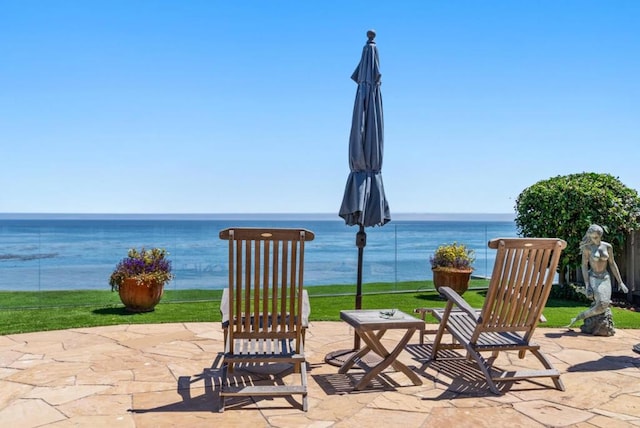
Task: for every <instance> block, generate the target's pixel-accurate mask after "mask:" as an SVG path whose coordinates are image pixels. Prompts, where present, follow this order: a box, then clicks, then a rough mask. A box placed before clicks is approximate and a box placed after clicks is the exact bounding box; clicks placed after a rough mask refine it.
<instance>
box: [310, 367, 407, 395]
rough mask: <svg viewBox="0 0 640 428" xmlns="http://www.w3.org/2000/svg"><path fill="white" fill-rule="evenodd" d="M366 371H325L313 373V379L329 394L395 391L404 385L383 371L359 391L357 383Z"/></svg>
mask: <svg viewBox="0 0 640 428" xmlns="http://www.w3.org/2000/svg"><path fill="white" fill-rule="evenodd" d="M365 374H366V373H365V372H364V371H362V372H349V373H345V374H340V373H325V374H317V375H312V376H311V377H312V378H313V380H314V381H315V382H316V383H317V384H318V386H320V388H322V390H323V391H324V393H325V394H327V395H346V394H362V393H364V394H366V393H367V392H380V391H395V390H396V388H402V387H403V385H401V384H399V383H398V382H396V381H395V380H394V379H393V378H392V377H390V374H389V373H385V372H383V373H381V374H379V375H378V376H377V377H376V378H374V379H373V380H372V381H371V383H370V384H369V385H368V386H367V387H366V388H365V389H363V390H361V391H358V390H356V389H355V385H357V384H358V382H360V380H361V379H362V378H363V377H364V376H365Z"/></svg>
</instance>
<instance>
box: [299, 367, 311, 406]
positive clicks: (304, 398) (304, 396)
mask: <svg viewBox="0 0 640 428" xmlns="http://www.w3.org/2000/svg"><path fill="white" fill-rule="evenodd" d="M300 376H301V379H300V382H301V384H302V386H303V387H304V392H303V393H302V410H303V411H305V412H306V411H307V410H308V409H309V402H308V400H307V363H306V362H304V361H303V362H302V364H300Z"/></svg>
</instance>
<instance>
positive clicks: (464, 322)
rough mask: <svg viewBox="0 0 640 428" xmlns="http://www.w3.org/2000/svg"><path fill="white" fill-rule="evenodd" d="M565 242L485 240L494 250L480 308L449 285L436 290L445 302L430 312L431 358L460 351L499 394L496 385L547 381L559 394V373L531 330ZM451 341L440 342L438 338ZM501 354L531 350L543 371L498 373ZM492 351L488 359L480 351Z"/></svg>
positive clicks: (542, 304) (549, 287)
mask: <svg viewBox="0 0 640 428" xmlns="http://www.w3.org/2000/svg"><path fill="white" fill-rule="evenodd" d="M566 245H567V243H566V242H565V241H563V240H561V239H555V238H498V239H493V240H491V241H490V242H489V247H490V248H493V249H497V250H498V252H497V254H496V260H495V264H494V267H493V274H492V275H491V280H490V283H489V289H488V290H487V296H486V299H485V302H484V306H483V307H482V309H481V310H477V309H473V308H472V307H471V306H470V305H469V304H468V303H467V302H466V301H464V300H463V299H462V298H461V297H460V296H459V295H458V294H457V293H456V292H455V291H453V290H452V289H450V288H449V287H440V294H441V295H442V296H444V297H445V298H446V299H447V304H446V306H445V308H444V309H442V308H436V309H430V310H429V312H431V314H432V315H433V316H434V317H435V318H436V319H437V320H438V321H439V323H440V324H439V328H438V331H437V332H436V335H435V339H434V341H433V344H432V348H431V356H430V358H431V360H436V359H437V358H438V357H439V353H440V352H441V351H443V350H446V349H465V350H466V351H467V357H468V358H473V359H474V360H475V361H476V362H477V363H478V365H479V367H480V370H481V371H482V373H483V374H484V376H485V378H486V380H487V383H488V385H489V388H490V390H491V391H492V392H493V393H494V394H500V390H499V389H498V387H497V386H496V382H507V381H517V380H523V379H531V378H537V377H550V378H551V379H552V380H553V383H554V384H555V386H556V388H557V389H559V390H561V391H564V385H563V384H562V381H561V380H560V372H559V371H558V370H556V369H555V368H554V367H553V366H552V364H551V362H550V361H549V360H548V359H547V358H546V357H545V356H544V355H543V354H542V352H541V351H540V347H539V345H537V344H535V343H534V342H533V341H532V336H533V332H534V331H535V328H536V326H537V324H538V322H539V321H540V320H541V319H544V318H541V317H542V310H543V309H544V306H545V304H546V302H547V298H548V297H549V292H550V291H551V286H552V284H553V280H554V278H555V274H556V268H557V266H558V261H559V259H560V253H561V252H562V250H563V249H564V248H565V247H566ZM445 332H447V333H449V334H451V336H452V338H453V341H452V342H451V343H446V344H445V343H443V340H442V339H443V334H444V333H445ZM500 351H518V356H519V358H521V359H522V358H524V357H525V354H526V351H530V352H531V353H532V354H533V355H534V356H535V357H536V358H537V359H538V360H539V361H540V362H541V363H542V365H543V366H544V370H519V371H503V370H498V369H496V367H494V366H493V365H492V364H493V362H494V360H495V359H496V358H497V357H498V353H499V352H500ZM484 352H492V357H491V358H490V359H485V358H484V357H483V356H482V355H481V353H484Z"/></svg>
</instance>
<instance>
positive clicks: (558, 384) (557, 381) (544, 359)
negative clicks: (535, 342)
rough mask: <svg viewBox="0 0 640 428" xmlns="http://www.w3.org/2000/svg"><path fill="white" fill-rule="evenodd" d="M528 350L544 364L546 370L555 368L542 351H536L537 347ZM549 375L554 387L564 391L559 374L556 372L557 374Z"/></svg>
mask: <svg viewBox="0 0 640 428" xmlns="http://www.w3.org/2000/svg"><path fill="white" fill-rule="evenodd" d="M530 351H531V353H532V354H533V355H535V357H536V358H537V359H538V360H539V361H540V362H541V363H542V365H543V366H544V368H545V369H547V370H555V367H553V365H552V364H551V361H549V360H548V359H547V357H545V356H544V354H543V353H542V352H540V351H538V350H537V349H530ZM549 377H550V378H551V380H552V381H553V384H554V385H555V386H556V389H558V390H560V391H564V384H563V383H562V380H561V379H560V374H558V375H550V376H549Z"/></svg>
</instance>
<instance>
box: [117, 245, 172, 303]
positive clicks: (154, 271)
mask: <svg viewBox="0 0 640 428" xmlns="http://www.w3.org/2000/svg"><path fill="white" fill-rule="evenodd" d="M167 255H168V253H167V251H166V250H165V249H163V248H152V249H150V250H147V249H145V248H144V247H143V248H142V249H140V250H137V249H135V248H132V249H130V250H129V252H128V254H127V257H125V258H124V259H122V260H121V261H120V262H119V263H118V264H117V265H116V268H115V269H114V271H113V273H111V276H110V277H109V285H111V291H117V292H118V293H119V294H120V300H122V303H124V305H125V307H126V309H127V310H128V311H130V312H149V311H152V310H153V309H154V308H155V306H156V305H157V304H158V302H160V298H161V297H162V294H163V292H164V285H165V283H167V282H168V281H170V280H171V279H173V274H172V273H171V262H170V261H169V260H168V259H167Z"/></svg>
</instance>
